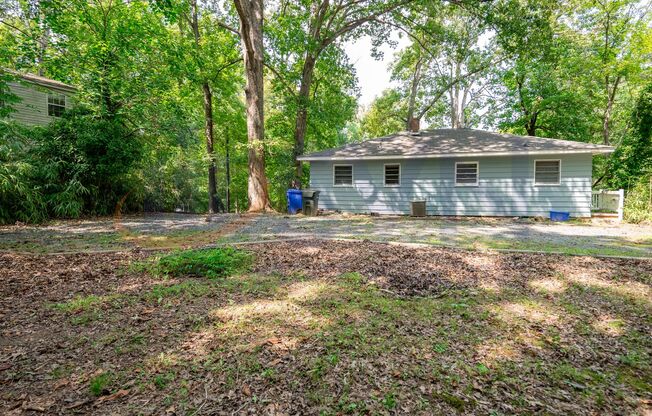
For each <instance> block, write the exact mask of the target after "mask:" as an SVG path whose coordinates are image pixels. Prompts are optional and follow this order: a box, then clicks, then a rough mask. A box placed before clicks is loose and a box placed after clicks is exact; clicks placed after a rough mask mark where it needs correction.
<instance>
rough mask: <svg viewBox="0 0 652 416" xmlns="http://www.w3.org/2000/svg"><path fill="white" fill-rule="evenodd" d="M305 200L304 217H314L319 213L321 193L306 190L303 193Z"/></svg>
mask: <svg viewBox="0 0 652 416" xmlns="http://www.w3.org/2000/svg"><path fill="white" fill-rule="evenodd" d="M302 197H303V198H302V199H303V206H302V209H303V211H302V212H303V215H308V216H311V217H314V216H315V215H317V211H319V191H313V190H312V189H304V190H303V192H302Z"/></svg>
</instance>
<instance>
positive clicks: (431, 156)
mask: <svg viewBox="0 0 652 416" xmlns="http://www.w3.org/2000/svg"><path fill="white" fill-rule="evenodd" d="M613 151H614V148H612V147H609V148H607V147H605V148H594V149H573V150H532V151H520V152H475V153H472V152H464V153H435V154H423V155H378V156H376V155H367V156H311V155H305V156H299V157H298V158H297V160H299V161H302V162H312V161H315V162H316V161H335V160H387V159H393V160H396V159H441V158H462V157H489V156H529V155H565V154H593V155H597V154H607V153H612V152H613Z"/></svg>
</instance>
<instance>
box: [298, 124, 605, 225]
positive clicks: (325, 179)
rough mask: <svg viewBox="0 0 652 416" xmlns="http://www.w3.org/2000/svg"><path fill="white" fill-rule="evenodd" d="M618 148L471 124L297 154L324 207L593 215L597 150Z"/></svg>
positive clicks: (362, 210) (394, 211)
mask: <svg viewBox="0 0 652 416" xmlns="http://www.w3.org/2000/svg"><path fill="white" fill-rule="evenodd" d="M613 150H614V149H613V147H610V146H603V145H597V144H589V143H581V142H574V141H567V140H555V139H545V138H541V137H531V136H517V135H513V134H503V133H494V132H489V131H483V130H472V129H434V130H422V131H418V132H402V133H397V134H392V135H389V136H384V137H379V138H375V139H371V140H366V141H363V142H359V143H351V144H347V145H345V146H342V147H339V148H337V149H331V150H325V151H322V152H316V153H311V154H307V155H303V156H301V157H299V160H302V161H306V162H309V163H310V188H311V189H315V190H319V191H320V195H319V207H320V208H322V209H326V210H337V211H342V212H352V213H379V214H409V213H410V212H411V211H410V209H411V202H412V201H417V200H422V201H426V212H427V214H428V215H471V216H547V215H549V212H550V211H551V210H554V211H564V212H569V213H570V214H571V216H573V217H590V216H591V186H592V162H593V155H596V154H605V153H611V152H613Z"/></svg>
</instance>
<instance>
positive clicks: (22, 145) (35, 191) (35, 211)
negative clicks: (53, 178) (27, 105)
mask: <svg viewBox="0 0 652 416" xmlns="http://www.w3.org/2000/svg"><path fill="white" fill-rule="evenodd" d="M28 133H29V130H27V129H25V128H22V127H20V126H18V125H16V124H14V123H11V122H9V121H7V120H0V224H10V223H14V222H16V221H23V222H40V221H42V220H44V219H45V218H46V216H47V213H46V204H45V200H44V198H43V195H42V193H41V192H40V188H39V186H38V183H37V181H36V179H37V178H38V165H36V164H35V163H33V161H32V160H30V158H29V148H30V146H29V138H28Z"/></svg>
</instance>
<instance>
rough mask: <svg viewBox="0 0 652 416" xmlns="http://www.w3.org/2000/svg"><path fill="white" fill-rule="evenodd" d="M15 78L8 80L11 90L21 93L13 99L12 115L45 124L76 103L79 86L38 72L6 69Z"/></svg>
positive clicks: (12, 117) (22, 119)
mask: <svg viewBox="0 0 652 416" xmlns="http://www.w3.org/2000/svg"><path fill="white" fill-rule="evenodd" d="M4 71H6V72H8V73H10V74H11V75H13V76H14V78H15V80H14V81H10V82H9V83H8V86H9V91H10V92H11V93H12V94H14V95H15V96H17V97H18V102H16V103H12V104H11V107H12V108H13V110H14V111H13V112H11V113H10V114H9V118H10V119H13V120H16V121H17V122H19V123H22V124H26V125H32V126H33V125H39V126H44V125H47V124H49V123H50V122H51V121H53V120H55V119H56V118H57V117H61V115H62V114H63V113H64V112H65V111H66V110H67V109H70V108H72V106H73V96H74V95H75V93H76V92H77V89H76V88H75V87H73V86H72V85H68V84H65V83H63V82H60V81H56V80H53V79H50V78H45V77H42V76H39V75H34V74H26V73H19V72H15V71H11V70H7V69H5V70H4Z"/></svg>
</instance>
